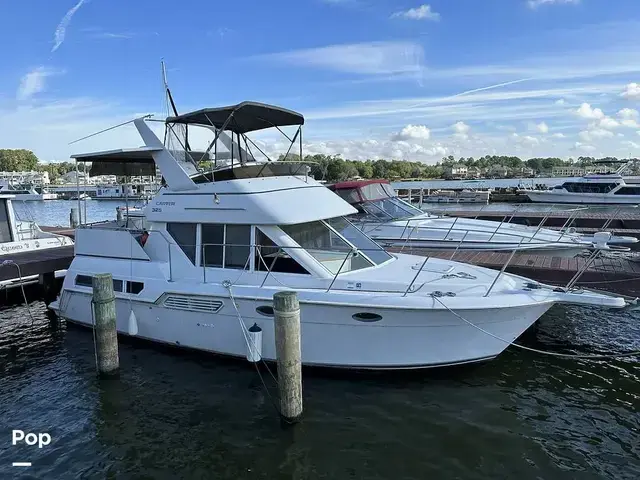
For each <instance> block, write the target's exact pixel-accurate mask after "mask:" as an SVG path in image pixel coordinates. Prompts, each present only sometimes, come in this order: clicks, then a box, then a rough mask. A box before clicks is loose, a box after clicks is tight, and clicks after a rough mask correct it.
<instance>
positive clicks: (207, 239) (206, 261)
mask: <svg viewBox="0 0 640 480" xmlns="http://www.w3.org/2000/svg"><path fill="white" fill-rule="evenodd" d="M223 245H224V225H202V263H203V265H205V266H207V267H222V261H223V251H224V246H223Z"/></svg>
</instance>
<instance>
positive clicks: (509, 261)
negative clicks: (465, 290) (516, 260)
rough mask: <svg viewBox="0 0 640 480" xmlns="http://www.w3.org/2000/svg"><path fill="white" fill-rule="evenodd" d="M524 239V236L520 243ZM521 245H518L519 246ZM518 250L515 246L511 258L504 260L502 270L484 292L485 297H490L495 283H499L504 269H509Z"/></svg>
mask: <svg viewBox="0 0 640 480" xmlns="http://www.w3.org/2000/svg"><path fill="white" fill-rule="evenodd" d="M522 240H524V238H522V239H521V240H520V243H522ZM519 246H520V245H518V247H519ZM516 250H517V248H514V249H513V250H512V252H511V255H509V258H508V259H507V261H506V262H504V265H502V268H501V269H500V271H499V272H498V275H496V278H494V279H493V283H491V286H490V287H489V290H487V293H485V294H484V296H485V297H488V296H489V294H490V293H491V290H493V287H494V285H495V284H496V283H497V281H498V279H499V278H500V276H501V275H502V274H503V273H504V271H505V270H506V269H507V266H508V265H509V264H510V263H511V260H512V259H513V256H514V255H515V254H516Z"/></svg>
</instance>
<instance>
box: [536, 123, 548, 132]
mask: <svg viewBox="0 0 640 480" xmlns="http://www.w3.org/2000/svg"><path fill="white" fill-rule="evenodd" d="M536 130H538V132H540V133H549V126H548V125H547V124H546V123H545V122H540V123H539V124H537V125H536Z"/></svg>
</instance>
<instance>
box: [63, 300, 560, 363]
mask: <svg viewBox="0 0 640 480" xmlns="http://www.w3.org/2000/svg"><path fill="white" fill-rule="evenodd" d="M211 298H212V299H213V300H218V301H222V302H223V303H224V307H223V308H222V309H221V310H220V311H219V312H218V313H216V314H212V313H200V312H186V311H182V312H179V313H178V312H176V311H175V310H173V311H172V310H170V309H167V308H163V307H158V306H155V305H149V304H145V303H141V302H133V303H131V304H130V302H129V300H127V299H118V300H117V301H116V310H117V328H118V332H119V333H121V334H127V331H128V318H129V314H130V311H131V310H133V312H134V313H135V316H136V318H137V322H138V334H137V335H136V336H137V337H138V338H143V339H146V340H150V341H153V342H159V343H163V344H171V345H177V346H180V347H185V348H191V349H196V350H201V351H206V352H213V353H217V354H222V355H230V356H235V357H244V356H245V355H246V353H247V343H246V340H245V337H244V335H243V332H242V329H241V326H240V323H239V319H238V316H237V314H236V311H235V309H234V308H233V306H232V304H231V300H230V299H229V297H211ZM90 302H91V296H90V295H89V294H84V293H77V292H65V296H64V298H63V299H62V302H61V304H63V305H64V317H65V318H66V319H67V320H69V321H71V322H74V323H78V324H81V325H84V326H91V318H92V317H91V310H90V308H91V303H90ZM236 302H237V304H238V309H239V311H240V313H241V315H242V318H243V319H244V325H245V328H250V327H251V326H252V325H253V324H254V323H257V324H258V325H259V326H260V327H261V328H262V332H263V337H262V345H261V347H262V357H263V358H264V359H265V360H275V340H274V327H273V320H272V318H270V317H265V316H263V315H260V314H258V313H256V310H255V308H256V307H257V306H260V305H270V304H271V302H270V300H269V299H267V298H265V299H264V300H256V299H248V298H241V297H238V294H236ZM550 307H551V303H539V304H533V305H530V306H527V307H513V308H496V309H494V310H483V309H477V310H465V311H464V312H461V313H462V314H463V316H464V318H465V319H467V320H469V321H470V322H472V323H474V324H477V325H478V326H480V327H481V328H483V329H485V330H487V331H489V332H491V333H492V334H494V335H496V336H499V337H501V338H503V339H505V340H508V341H513V340H515V339H516V338H518V336H520V335H521V334H522V333H523V332H524V331H525V330H526V329H527V328H529V327H530V326H531V325H532V324H533V323H535V321H536V320H537V319H538V318H539V317H540V316H541V315H543V314H544V313H545V312H546V311H547V310H548V309H549V308H550ZM300 308H301V319H302V320H301V339H302V362H303V364H306V365H322V366H329V367H341V368H364V369H406V368H427V367H438V366H447V365H456V364H462V363H470V362H477V361H485V360H490V359H492V358H494V357H496V356H497V355H499V354H500V353H501V352H502V351H503V350H504V349H505V348H506V347H507V344H506V343H505V342H503V341H500V340H496V339H494V338H492V337H490V336H489V335H487V334H486V333H483V332H481V331H480V330H478V329H476V328H474V327H472V326H470V325H468V324H466V323H464V322H463V321H461V320H459V319H457V318H456V317H455V316H454V315H452V314H451V313H449V312H448V311H446V310H431V311H425V310H413V311H407V310H394V309H384V308H370V309H367V311H369V312H372V313H378V314H379V315H381V316H382V317H383V319H384V320H382V321H381V322H379V323H376V324H375V325H374V324H371V323H361V322H357V321H355V320H352V319H351V315H353V314H354V313H357V312H359V311H361V310H362V308H361V307H352V306H351V307H350V306H340V305H326V304H318V303H316V304H313V303H305V302H304V301H301V307H300Z"/></svg>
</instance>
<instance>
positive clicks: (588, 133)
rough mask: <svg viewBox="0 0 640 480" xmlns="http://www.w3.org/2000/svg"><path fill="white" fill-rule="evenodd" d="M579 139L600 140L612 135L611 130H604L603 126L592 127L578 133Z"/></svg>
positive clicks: (587, 140)
mask: <svg viewBox="0 0 640 480" xmlns="http://www.w3.org/2000/svg"><path fill="white" fill-rule="evenodd" d="M578 136H579V137H580V139H581V140H584V141H585V142H593V141H594V140H600V139H603V138H611V137H613V136H614V135H613V132H610V131H609V130H605V129H603V128H597V127H596V128H593V129H591V130H583V131H582V132H580V133H579V134H578Z"/></svg>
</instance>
